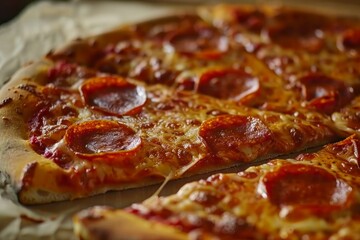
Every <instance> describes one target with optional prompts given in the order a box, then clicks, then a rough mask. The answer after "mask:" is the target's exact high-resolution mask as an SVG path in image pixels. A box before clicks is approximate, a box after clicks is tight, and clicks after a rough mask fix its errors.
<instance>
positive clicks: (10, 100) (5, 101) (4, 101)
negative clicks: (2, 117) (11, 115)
mask: <svg viewBox="0 0 360 240" xmlns="http://www.w3.org/2000/svg"><path fill="white" fill-rule="evenodd" d="M12 101H13V99H12V98H5V99H4V100H2V101H1V102H0V108H2V107H4V106H6V105H8V104H9V103H11V102H12Z"/></svg>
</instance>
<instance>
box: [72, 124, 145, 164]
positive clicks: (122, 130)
mask: <svg viewBox="0 0 360 240" xmlns="http://www.w3.org/2000/svg"><path fill="white" fill-rule="evenodd" d="M65 143H66V144H67V146H68V147H69V148H70V149H71V150H72V151H73V152H74V153H75V154H76V155H79V156H82V157H85V158H97V157H116V156H120V155H124V154H125V155H126V154H127V153H133V152H134V151H135V150H137V149H139V147H140V145H141V138H140V137H139V136H137V135H136V133H135V131H134V130H133V129H131V128H130V127H128V126H126V125H125V124H122V123H118V122H115V121H108V120H94V121H88V122H83V123H79V124H76V125H72V126H71V127H69V128H68V129H67V131H66V133H65Z"/></svg>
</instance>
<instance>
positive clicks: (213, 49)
mask: <svg viewBox="0 0 360 240" xmlns="http://www.w3.org/2000/svg"><path fill="white" fill-rule="evenodd" d="M165 46H166V48H168V49H172V50H174V51H176V52H178V53H181V54H185V55H191V56H197V57H200V58H204V59H213V58H218V57H220V56H222V53H224V52H226V51H227V50H228V39H227V37H226V36H223V35H221V34H220V33H219V32H218V31H217V30H216V29H215V28H211V27H209V26H204V25H195V26H191V27H188V28H181V29H179V30H178V31H175V32H173V33H171V34H169V36H168V40H167V44H166V45H165Z"/></svg>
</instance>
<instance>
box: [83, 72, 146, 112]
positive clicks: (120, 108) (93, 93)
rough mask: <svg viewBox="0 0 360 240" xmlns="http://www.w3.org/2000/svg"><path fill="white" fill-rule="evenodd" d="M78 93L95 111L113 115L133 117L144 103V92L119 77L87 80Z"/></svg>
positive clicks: (142, 88)
mask: <svg viewBox="0 0 360 240" xmlns="http://www.w3.org/2000/svg"><path fill="white" fill-rule="evenodd" d="M80 92H81V95H82V98H83V101H84V102H85V103H86V104H87V105H89V106H91V107H93V108H94V109H96V110H100V111H103V112H106V113H110V114H114V115H134V114H137V113H139V112H140V111H141V109H142V106H143V105H144V104H145V102H146V91H145V88H144V87H142V86H136V85H134V84H131V83H129V82H127V81H126V80H125V79H123V78H120V77H97V78H92V79H89V80H87V81H86V82H85V83H84V84H83V85H82V86H81V87H80Z"/></svg>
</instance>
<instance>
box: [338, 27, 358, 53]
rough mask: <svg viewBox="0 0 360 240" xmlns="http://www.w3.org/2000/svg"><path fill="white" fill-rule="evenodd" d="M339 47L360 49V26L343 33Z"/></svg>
mask: <svg viewBox="0 0 360 240" xmlns="http://www.w3.org/2000/svg"><path fill="white" fill-rule="evenodd" d="M339 48H340V49H354V50H360V28H355V29H349V30H346V31H345V32H344V33H343V34H342V37H341V44H340V46H339Z"/></svg>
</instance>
